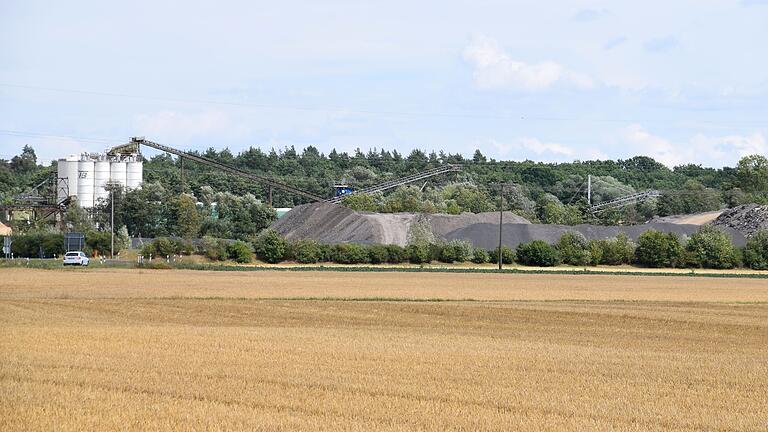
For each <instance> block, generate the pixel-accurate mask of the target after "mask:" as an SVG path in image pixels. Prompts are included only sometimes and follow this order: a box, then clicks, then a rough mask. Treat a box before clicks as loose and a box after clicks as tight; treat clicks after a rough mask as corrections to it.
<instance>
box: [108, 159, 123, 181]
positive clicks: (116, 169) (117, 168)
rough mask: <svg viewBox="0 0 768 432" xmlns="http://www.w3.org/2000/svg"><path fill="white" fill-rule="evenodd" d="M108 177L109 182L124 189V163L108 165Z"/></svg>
mask: <svg viewBox="0 0 768 432" xmlns="http://www.w3.org/2000/svg"><path fill="white" fill-rule="evenodd" d="M109 175H110V181H111V182H113V183H120V185H122V186H123V187H125V175H126V173H125V162H115V161H113V162H112V163H111V164H110V165H109Z"/></svg>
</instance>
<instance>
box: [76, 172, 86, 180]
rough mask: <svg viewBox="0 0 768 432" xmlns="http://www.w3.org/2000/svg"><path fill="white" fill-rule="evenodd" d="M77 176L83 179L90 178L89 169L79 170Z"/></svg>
mask: <svg viewBox="0 0 768 432" xmlns="http://www.w3.org/2000/svg"><path fill="white" fill-rule="evenodd" d="M77 177H78V178H81V179H84V178H88V171H78V172H77Z"/></svg>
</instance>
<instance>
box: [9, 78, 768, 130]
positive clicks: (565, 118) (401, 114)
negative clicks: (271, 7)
mask: <svg viewBox="0 0 768 432" xmlns="http://www.w3.org/2000/svg"><path fill="white" fill-rule="evenodd" d="M0 86H2V87H9V88H18V89H28V90H38V91H48V92H57V93H74V94H84V95H91V96H108V97H121V98H131V99H143V100H155V101H164V102H173V103H194V104H204V105H224V106H238V107H249V108H259V109H270V110H288V111H308V112H334V113H350V114H361V115H371V116H396V117H445V118H468V119H488V120H518V121H549V122H588V123H637V122H641V123H676V122H679V123H698V124H713V125H717V124H721V125H725V124H747V125H748V124H765V123H768V121H766V120H757V119H756V120H729V121H723V120H673V119H655V120H649V119H644V120H643V119H637V118H635V119H605V118H603V119H600V118H584V117H570V116H562V117H548V116H536V115H525V114H521V115H495V114H476V113H466V112H465V113H447V112H426V111H421V112H420V111H380V110H366V109H357V108H342V107H327V106H326V107H322V106H299V105H272V104H259V103H251V102H234V101H221V100H212V99H186V98H175V97H165V96H149V95H135V94H128V93H119V92H104V91H93V90H82V89H65V88H55V87H42V86H31V85H24V84H13V83H0Z"/></svg>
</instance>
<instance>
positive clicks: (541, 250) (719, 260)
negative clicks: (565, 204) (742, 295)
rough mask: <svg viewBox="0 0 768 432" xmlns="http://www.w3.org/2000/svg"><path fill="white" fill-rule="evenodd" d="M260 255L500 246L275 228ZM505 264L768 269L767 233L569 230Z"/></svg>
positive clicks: (459, 258) (427, 257) (337, 257)
mask: <svg viewBox="0 0 768 432" xmlns="http://www.w3.org/2000/svg"><path fill="white" fill-rule="evenodd" d="M253 246H254V251H255V253H256V256H258V257H259V259H261V260H262V261H265V262H269V263H278V262H282V261H296V262H299V263H302V264H313V263H318V262H336V263H340V264H381V263H390V264H399V263H404V262H409V263H412V264H425V263H430V262H433V261H438V262H442V263H454V262H473V263H476V264H483V263H488V262H491V263H498V259H499V250H498V248H497V249H495V250H490V251H489V250H485V249H482V248H473V247H472V245H471V244H470V243H469V242H466V241H461V240H451V241H449V242H444V243H437V244H428V243H422V244H411V245H408V246H406V247H404V248H403V247H400V246H397V245H361V244H353V243H342V244H336V245H328V244H322V243H318V242H316V241H314V240H300V241H296V242H290V241H287V240H286V239H285V238H283V237H282V236H280V234H278V233H277V232H275V231H273V230H266V231H264V232H262V233H261V235H259V236H258V237H257V238H256V239H255V240H254V242H253ZM501 259H502V262H503V263H504V264H512V263H514V262H516V263H519V264H522V265H528V266H544V267H551V266H557V265H560V264H569V265H573V266H596V265H622V264H637V265H641V266H646V267H655V268H661V267H686V268H713V269H729V268H734V267H738V266H745V267H749V268H753V269H768V231H761V232H759V233H758V234H757V235H755V236H754V237H753V238H752V239H750V240H749V241H748V243H747V245H746V247H745V248H743V249H740V248H736V247H735V246H733V244H732V243H731V241H730V238H729V237H728V236H727V235H726V234H725V233H724V232H722V231H720V230H719V229H717V228H715V227H712V226H703V227H701V229H699V231H697V232H696V233H694V234H692V235H691V236H690V238H686V237H680V236H678V235H676V234H674V233H661V232H659V231H655V230H648V231H646V232H645V233H643V234H642V235H641V236H640V237H639V238H638V241H637V242H633V241H632V240H630V239H629V238H628V237H627V236H626V235H624V234H619V235H618V236H616V237H615V238H612V239H604V240H589V241H588V240H586V238H585V237H584V236H583V235H582V234H580V233H578V232H567V233H565V234H563V235H562V236H561V237H560V239H559V240H558V241H557V242H556V243H555V244H554V245H552V244H549V243H547V242H544V241H541V240H534V241H532V242H529V243H522V244H520V245H518V246H517V249H516V250H512V249H510V248H509V247H507V246H503V247H502V249H501Z"/></svg>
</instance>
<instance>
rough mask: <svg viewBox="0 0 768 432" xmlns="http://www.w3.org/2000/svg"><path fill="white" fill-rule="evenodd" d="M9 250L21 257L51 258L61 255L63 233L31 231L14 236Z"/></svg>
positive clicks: (62, 251) (62, 252) (63, 251)
mask: <svg viewBox="0 0 768 432" xmlns="http://www.w3.org/2000/svg"><path fill="white" fill-rule="evenodd" d="M11 252H13V255H14V256H15V257H21V258H51V257H53V256H54V255H56V256H60V255H63V254H64V253H65V252H66V251H65V250H64V235H63V234H58V233H48V232H32V233H29V234H26V235H22V236H14V237H13V243H12V244H11Z"/></svg>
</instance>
